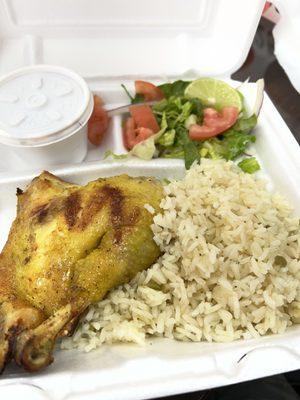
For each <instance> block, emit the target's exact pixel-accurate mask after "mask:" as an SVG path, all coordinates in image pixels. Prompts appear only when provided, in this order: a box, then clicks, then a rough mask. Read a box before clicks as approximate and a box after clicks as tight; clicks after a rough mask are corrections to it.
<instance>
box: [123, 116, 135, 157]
mask: <svg viewBox="0 0 300 400" xmlns="http://www.w3.org/2000/svg"><path fill="white" fill-rule="evenodd" d="M135 136H136V135H135V123H134V119H133V118H132V117H129V118H127V120H126V121H125V124H124V127H123V143H124V146H125V147H126V149H127V150H131V149H132V148H133V146H134V143H135Z"/></svg>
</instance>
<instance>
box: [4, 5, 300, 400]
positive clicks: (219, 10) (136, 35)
mask: <svg viewBox="0 0 300 400" xmlns="http://www.w3.org/2000/svg"><path fill="white" fill-rule="evenodd" d="M263 3H264V1H263V0H243V1H240V0H215V1H214V2H212V1H207V0H197V1H196V0H190V2H189V6H188V7H187V2H182V1H181V0H178V1H177V0H176V1H175V0H172V1H171V0H164V2H161V1H158V0H153V1H152V2H151V9H150V8H149V4H150V3H148V1H146V0H145V1H144V0H131V1H130V2H127V3H126V7H125V6H124V3H123V1H122V0H111V1H110V2H109V4H102V2H97V1H96V0H90V1H89V7H85V4H86V3H85V2H84V1H83V0H82V1H81V0H76V1H75V0H73V1H72V7H70V3H69V2H68V1H64V2H61V1H58V0H52V1H51V2H50V1H45V2H44V3H43V7H41V6H39V4H40V2H39V0H27V1H26V6H25V2H23V1H22V0H9V1H5V0H2V1H0V5H1V7H0V40H2V49H4V51H3V52H2V60H3V62H2V63H0V69H1V68H2V69H3V71H1V72H7V71H8V69H10V68H15V67H16V66H21V65H23V64H24V63H26V62H28V63H30V62H46V63H52V64H53V63H54V64H58V63H60V64H61V65H63V66H67V67H71V68H73V69H75V70H77V72H79V73H81V74H82V75H84V76H85V77H88V81H89V84H90V88H91V89H92V90H93V91H94V92H96V93H97V92H99V93H101V95H102V97H103V98H104V100H105V103H106V104H108V107H110V106H111V107H113V106H118V105H120V104H124V103H125V102H126V100H127V99H126V96H125V95H124V93H123V92H122V91H121V90H120V83H121V82H123V83H125V84H128V86H129V87H133V83H132V80H133V78H134V77H135V76H140V77H143V78H145V79H151V80H152V81H153V82H159V81H160V80H165V75H166V76H167V77H169V78H174V77H177V76H186V77H191V78H192V77H196V76H199V75H210V76H213V75H215V76H221V77H224V78H225V77H226V76H229V74H230V73H231V72H232V71H233V70H235V69H236V68H238V66H239V65H240V64H241V63H242V62H243V60H244V58H245V57H246V54H247V51H248V49H249V46H250V43H251V40H252V37H253V34H254V32H255V29H256V26H257V23H258V20H259V15H260V12H261V10H262V7H263ZM122 4H123V5H122ZM148 8H149V9H148ZM143 10H147V12H146V13H144V12H143ZM170 10H171V11H170ZM191 10H192V12H191ZM1 13H2V14H1ZM53 16H55V18H53ZM28 33H29V34H30V36H26V34H28ZM237 33H238V34H237ZM229 39H231V40H229ZM228 40H229V41H228ZM145 43H146V44H147V45H145ZM195 48H199V52H196V55H195V51H194V50H195ZM75 49H76V52H75ZM201 49H204V50H205V52H206V53H207V57H206V58H205V59H204V57H203V56H201V57H200V55H201ZM211 49H213V50H212V51H210V50H211ZM21 50H23V52H22V51H21ZM205 52H204V53H205ZM206 53H205V54H206ZM78 54H79V55H78ZM128 54H129V56H128ZM179 54H180V55H181V56H180V57H179ZM226 54H227V56H226ZM126 55H127V56H128V57H125V56H126ZM200 71H201V72H200ZM229 82H230V83H231V84H232V85H238V83H237V82H233V81H229ZM242 90H243V93H244V95H245V98H246V101H247V103H248V105H249V107H250V106H251V104H253V102H254V99H255V92H256V88H255V85H254V84H246V85H244V86H243V89H242ZM255 134H256V137H257V141H256V143H255V145H254V146H253V147H252V148H251V150H250V151H251V152H252V153H254V154H255V155H256V156H257V158H258V159H259V161H260V163H261V165H262V169H263V171H262V172H261V173H260V175H261V176H262V177H264V178H265V179H267V181H268V182H269V183H268V185H269V188H270V190H274V189H276V190H278V191H280V192H282V193H283V194H285V195H286V196H287V198H288V199H289V201H290V202H291V203H292V204H293V205H294V207H295V209H296V212H297V213H298V214H300V189H299V182H300V148H299V146H298V144H297V142H296V141H295V139H294V137H293V135H292V134H291V132H290V131H289V129H288V128H287V126H286V124H285V123H284V121H283V120H282V118H281V117H280V115H279V113H278V112H277V110H276V108H275V107H274V105H273V104H272V102H271V101H270V99H269V98H268V96H265V100H264V104H263V107H262V110H261V114H260V118H259V123H258V126H257V128H256V131H255ZM108 149H111V150H113V151H114V152H116V153H122V152H124V150H125V149H124V147H123V143H122V139H121V116H116V117H113V119H112V121H111V126H110V131H109V133H108V135H107V136H106V139H105V141H104V143H103V145H102V146H101V147H100V148H93V147H92V146H90V149H89V152H88V156H87V159H86V161H85V162H84V163H81V164H77V165H64V166H58V167H56V168H51V172H53V173H55V174H57V175H59V176H60V177H62V178H64V179H67V180H70V181H74V182H76V183H79V184H80V183H82V184H83V183H86V182H87V181H89V180H92V179H96V178H98V177H100V176H111V175H116V174H119V173H123V172H125V173H128V174H130V175H133V176H134V175H135V176H136V175H149V176H152V175H154V176H157V177H160V178H164V177H181V176H182V175H183V173H184V167H183V163H182V161H181V160H163V159H156V160H151V161H149V162H144V161H141V160H138V159H131V160H128V161H109V160H105V161H103V160H102V158H103V154H104V152H105V151H106V150H108ZM39 172H40V171H38V170H36V171H28V172H23V173H22V174H20V173H16V172H11V171H7V170H6V171H5V169H3V170H2V172H1V173H0V232H1V236H0V247H1V246H2V245H3V244H4V242H5V240H6V237H7V233H8V230H9V227H10V224H11V222H12V220H13V218H14V215H15V205H16V197H15V191H16V187H20V188H24V187H25V186H26V185H27V184H28V183H29V182H30V180H31V179H32V178H33V177H34V176H35V175H36V174H37V173H39ZM298 368H300V326H294V327H293V328H291V329H288V330H287V332H286V333H285V334H283V335H273V336H267V337H263V338H259V339H252V340H239V341H236V342H233V343H226V344H216V343H205V342H203V343H182V342H175V341H172V340H167V339H151V340H149V341H148V342H147V344H146V345H145V346H144V347H141V346H137V345H133V344H120V345H112V346H106V345H105V346H103V347H102V348H101V349H99V350H96V351H93V352H91V353H89V354H83V353H80V352H78V351H59V350H58V351H57V352H56V353H55V363H54V364H53V365H51V366H50V367H49V368H47V369H46V370H45V371H42V372H40V373H37V374H30V375H29V374H28V373H25V372H23V371H21V370H20V369H17V368H16V367H15V366H13V365H10V366H8V368H7V370H6V371H5V373H4V375H3V376H2V377H1V378H0V398H1V399H2V398H9V397H11V398H17V396H19V395H20V394H21V395H22V398H23V399H24V400H25V399H26V400H27V399H30V400H35V399H51V400H71V399H72V400H73V399H74V400H76V399H80V400H85V399H87V400H98V399H99V398H101V399H105V400H117V399H122V400H127V399H128V400H129V399H130V400H134V399H150V398H155V397H159V396H166V395H170V394H174V393H182V392H189V391H195V390H201V389H207V388H213V387H216V386H221V385H228V384H231V383H236V382H242V381H246V380H250V379H255V378H259V377H263V376H267V375H272V374H276V373H280V372H284V371H290V370H295V369H298Z"/></svg>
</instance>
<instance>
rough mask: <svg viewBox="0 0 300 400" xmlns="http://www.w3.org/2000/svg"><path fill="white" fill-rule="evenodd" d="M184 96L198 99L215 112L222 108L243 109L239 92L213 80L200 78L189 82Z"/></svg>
mask: <svg viewBox="0 0 300 400" xmlns="http://www.w3.org/2000/svg"><path fill="white" fill-rule="evenodd" d="M184 94H185V96H186V97H188V98H198V99H200V100H201V101H202V103H203V104H204V105H205V106H211V107H214V108H216V109H217V110H220V109H222V108H223V107H228V106H232V107H237V108H238V110H239V111H241V110H242V108H243V102H242V97H241V96H240V94H239V92H238V91H237V90H235V89H234V88H233V87H231V86H230V85H228V83H225V82H223V81H220V80H218V79H213V78H201V79H197V80H196V81H193V82H191V83H190V84H189V85H188V86H187V87H186V89H185V92H184Z"/></svg>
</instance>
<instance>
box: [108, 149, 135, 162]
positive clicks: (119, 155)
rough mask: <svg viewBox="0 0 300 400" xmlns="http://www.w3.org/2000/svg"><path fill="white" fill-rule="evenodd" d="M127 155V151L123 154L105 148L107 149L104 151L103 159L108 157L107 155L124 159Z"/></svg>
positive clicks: (116, 158)
mask: <svg viewBox="0 0 300 400" xmlns="http://www.w3.org/2000/svg"><path fill="white" fill-rule="evenodd" d="M128 155H129V154H128V153H125V154H115V153H114V152H113V151H111V150H107V151H106V152H105V153H104V157H103V160H105V159H106V158H108V157H112V158H113V159H115V160H124V159H126V158H128Z"/></svg>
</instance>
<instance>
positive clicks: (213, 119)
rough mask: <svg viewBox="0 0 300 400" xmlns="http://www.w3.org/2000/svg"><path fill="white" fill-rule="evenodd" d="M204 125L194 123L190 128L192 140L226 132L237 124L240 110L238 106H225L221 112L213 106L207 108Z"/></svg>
mask: <svg viewBox="0 0 300 400" xmlns="http://www.w3.org/2000/svg"><path fill="white" fill-rule="evenodd" d="M203 113H204V118H203V125H198V124H193V125H191V127H190V129H189V136H190V138H191V139H192V140H198V141H201V140H205V139H209V138H211V137H214V136H217V135H219V134H220V133H222V132H225V131H226V130H227V129H229V128H230V127H231V126H232V125H234V124H235V122H236V120H237V118H238V115H239V110H238V109H237V107H224V108H223V109H222V110H221V111H220V112H218V111H216V110H215V109H213V108H205V109H204V111H203Z"/></svg>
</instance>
